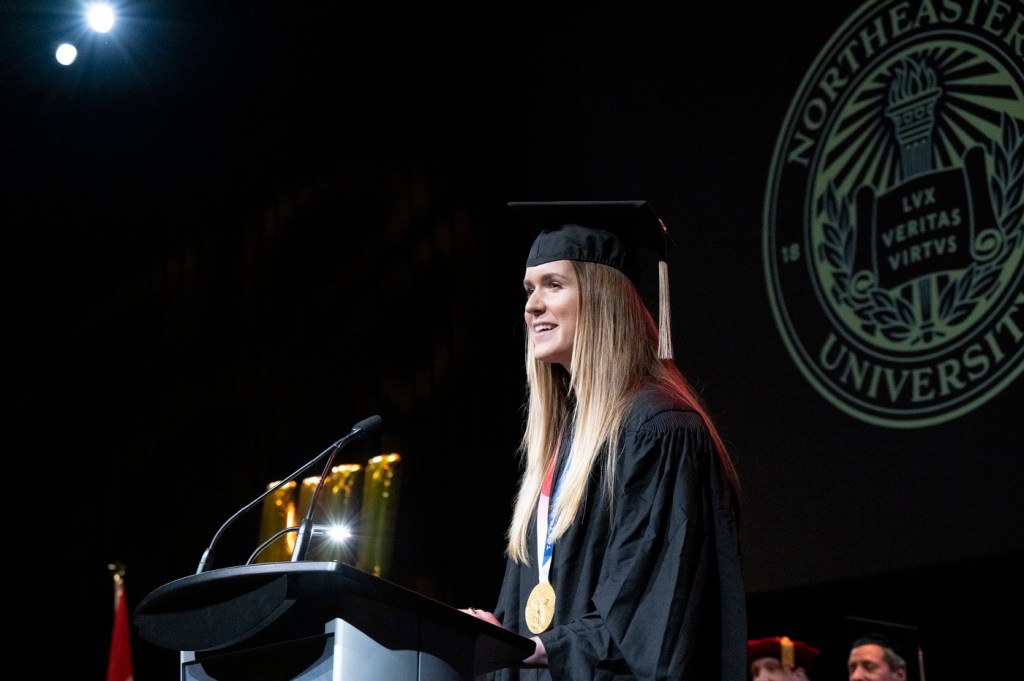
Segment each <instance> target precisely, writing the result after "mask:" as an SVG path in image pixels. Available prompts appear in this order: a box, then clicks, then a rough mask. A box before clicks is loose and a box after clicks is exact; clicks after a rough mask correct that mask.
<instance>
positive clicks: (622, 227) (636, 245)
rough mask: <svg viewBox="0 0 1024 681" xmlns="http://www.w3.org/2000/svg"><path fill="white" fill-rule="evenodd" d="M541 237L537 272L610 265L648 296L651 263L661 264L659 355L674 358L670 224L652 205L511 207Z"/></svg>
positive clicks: (530, 262)
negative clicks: (577, 264)
mask: <svg viewBox="0 0 1024 681" xmlns="http://www.w3.org/2000/svg"><path fill="white" fill-rule="evenodd" d="M508 206H509V208H511V209H512V211H513V212H514V213H515V215H516V217H518V218H519V220H520V221H521V222H522V223H523V225H524V226H525V227H526V228H527V229H529V230H530V231H531V232H533V233H535V234H536V235H537V237H536V238H535V239H534V242H533V246H531V248H530V253H529V255H528V256H527V258H526V266H527V267H534V266H536V265H543V264H544V263H548V262H553V261H555V260H577V261H583V262H595V263H600V264H602V265H608V266H609V267H614V268H615V269H617V270H619V271H621V272H623V273H624V274H625V275H626V276H627V277H629V279H630V281H632V282H633V284H634V285H635V286H636V287H637V289H638V290H640V291H641V293H646V288H647V287H646V281H647V278H648V277H647V275H648V274H649V272H650V269H651V268H649V267H646V265H647V264H648V263H652V262H657V263H658V278H657V281H658V287H657V288H658V296H657V301H658V328H659V334H658V335H659V343H658V355H659V356H660V357H663V358H671V357H672V331H671V312H670V309H669V300H668V263H667V260H668V249H669V248H671V247H672V246H673V244H672V240H671V238H670V237H669V236H668V231H667V230H666V228H665V223H664V222H662V220H661V218H659V217H658V215H657V214H656V213H655V212H654V209H653V208H652V207H651V204H650V203H648V202H647V201H512V202H509V204H508Z"/></svg>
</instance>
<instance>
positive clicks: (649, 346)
mask: <svg viewBox="0 0 1024 681" xmlns="http://www.w3.org/2000/svg"><path fill="white" fill-rule="evenodd" d="M572 266H573V270H574V271H575V273H576V278H577V281H578V285H579V310H578V314H577V325H576V335H575V338H574V340H573V353H572V364H571V368H570V370H569V371H568V372H567V371H566V370H565V369H564V368H563V367H562V366H561V365H559V364H552V363H548V362H542V361H540V360H537V359H536V358H535V357H534V355H533V340H532V338H531V337H530V334H529V333H528V334H527V340H526V379H527V394H528V396H527V402H526V412H527V418H526V429H525V430H524V432H523V437H522V440H521V442H520V445H519V455H520V457H521V460H522V462H523V466H524V467H523V473H522V477H521V479H520V483H519V491H518V493H517V494H516V500H515V510H514V512H513V514H512V521H511V523H510V525H509V530H508V534H507V539H508V546H507V548H506V553H507V554H508V555H509V556H510V557H511V558H513V559H514V560H516V561H517V562H520V563H525V562H529V560H530V556H531V549H530V547H529V546H528V543H529V542H528V536H529V530H530V523H531V519H532V516H533V511H534V509H536V507H537V502H538V500H539V498H540V492H541V488H542V487H543V485H544V479H545V477H546V475H547V473H548V470H549V469H550V467H551V466H552V465H553V463H554V461H555V457H556V456H557V455H558V445H559V442H560V441H561V436H562V433H563V431H564V430H565V429H566V428H570V429H572V437H571V440H570V441H571V443H572V445H571V447H572V449H571V452H570V453H569V456H570V463H569V466H568V468H567V469H566V470H565V471H564V472H563V477H561V478H560V479H559V487H558V489H559V496H558V501H557V503H555V504H554V505H553V506H552V508H551V510H550V512H551V513H552V517H553V518H555V522H554V527H553V531H552V536H551V537H550V539H551V540H552V541H553V540H555V539H557V538H558V537H559V536H561V535H562V534H563V533H564V532H565V531H566V530H567V529H568V528H569V526H570V525H571V524H572V522H573V520H574V519H575V518H576V515H577V514H578V513H579V510H580V506H581V505H582V503H583V499H584V495H585V493H586V489H587V482H588V480H589V479H590V476H591V473H592V471H593V470H594V468H595V466H596V465H598V461H599V458H601V455H602V452H603V460H602V465H603V467H604V471H605V482H606V484H607V487H608V491H609V492H612V491H613V488H614V484H615V468H616V466H615V462H616V460H617V459H618V456H619V438H618V433H619V431H620V430H621V427H622V421H623V418H624V417H625V413H626V408H627V407H628V405H629V402H630V399H631V398H632V397H633V395H634V394H635V393H636V391H637V390H638V389H639V388H640V387H641V385H643V384H644V383H645V382H649V381H651V380H653V381H654V382H655V383H656V384H658V385H660V386H663V387H664V388H666V389H667V390H669V391H670V392H672V393H674V394H676V395H678V396H679V398H680V399H681V400H682V401H684V402H685V403H687V404H689V405H690V406H691V407H692V408H693V409H694V410H695V411H697V412H698V413H700V414H701V416H703V418H704V421H705V423H706V424H707V427H708V429H709V431H710V433H711V436H712V438H713V440H714V442H715V445H716V448H717V450H718V455H719V458H720V459H721V460H722V463H723V470H724V471H725V473H726V475H727V476H728V477H729V479H730V480H731V482H732V483H733V486H734V487H735V488H736V489H737V491H738V487H739V484H738V480H737V477H736V471H735V469H734V468H733V465H732V462H731V461H730V459H729V456H728V453H727V451H726V448H725V445H724V443H723V442H722V440H721V438H720V437H719V435H718V433H717V431H716V430H715V428H714V425H713V423H712V422H711V420H710V418H708V415H707V413H706V411H705V409H704V406H703V404H702V403H701V400H700V399H699V397H698V396H697V394H696V393H695V392H694V391H693V390H692V388H691V387H690V386H689V384H688V383H687V381H686V380H685V378H684V377H683V375H682V374H681V373H680V372H679V370H678V368H677V367H676V365H675V364H674V362H673V361H672V360H662V359H659V358H658V325H657V324H656V323H655V321H654V318H653V317H652V316H651V313H650V312H649V311H648V310H647V307H646V305H645V304H644V301H643V298H642V297H641V296H640V293H639V292H638V291H637V289H636V287H635V286H634V285H633V284H632V282H630V280H629V278H628V277H626V275H624V274H623V273H621V272H620V271H619V270H617V269H614V268H612V267H608V266H607V265H600V264H596V263H588V262H580V261H575V260H574V261H572ZM609 498H610V499H614V498H615V495H614V494H609Z"/></svg>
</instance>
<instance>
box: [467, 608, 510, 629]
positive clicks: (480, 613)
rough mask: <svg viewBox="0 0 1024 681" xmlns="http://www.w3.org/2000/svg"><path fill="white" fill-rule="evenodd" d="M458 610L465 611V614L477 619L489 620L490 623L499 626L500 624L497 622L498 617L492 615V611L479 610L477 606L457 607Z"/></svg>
mask: <svg viewBox="0 0 1024 681" xmlns="http://www.w3.org/2000/svg"><path fill="white" fill-rule="evenodd" d="M459 610H461V611H462V612H464V613H466V614H467V615H472V616H473V617H475V618H477V619H478V620H483V621H484V622H490V623H491V624H494V625H496V626H499V627H500V626H501V622H499V621H498V618H497V617H495V616H494V613H492V612H488V611H487V610H481V609H479V608H459Z"/></svg>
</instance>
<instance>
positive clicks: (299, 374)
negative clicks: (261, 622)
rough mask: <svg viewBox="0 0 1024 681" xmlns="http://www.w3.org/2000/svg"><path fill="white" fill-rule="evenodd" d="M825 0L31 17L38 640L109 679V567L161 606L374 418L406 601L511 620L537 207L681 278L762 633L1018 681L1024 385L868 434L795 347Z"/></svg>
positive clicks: (22, 147) (22, 489)
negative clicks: (877, 631) (889, 642)
mask: <svg viewBox="0 0 1024 681" xmlns="http://www.w3.org/2000/svg"><path fill="white" fill-rule="evenodd" d="M208 4H216V5H217V6H216V7H208V6H207V5H208ZM165 5H173V7H168V6H165ZM800 5H807V3H789V4H788V5H785V6H776V5H769V6H755V7H753V8H741V7H739V6H734V5H722V6H720V7H718V8H717V9H712V8H708V7H698V6H692V5H682V6H678V5H669V4H664V5H661V4H656V5H650V6H646V7H643V8H641V7H639V6H634V5H633V4H629V5H628V7H627V5H626V4H622V5H620V4H618V3H597V4H588V5H582V4H579V5H574V6H571V7H570V6H565V7H556V8H552V7H531V6H525V5H521V4H506V5H499V6H492V7H490V8H485V7H483V6H480V7H467V8H461V9H458V10H456V9H454V8H445V7H437V6H435V5H429V6H422V5H418V6H417V5H414V6H411V7H409V6H399V5H394V6H391V5H390V4H386V3H385V4H380V3H377V4H376V5H375V6H376V9H373V10H370V9H367V8H365V7H360V8H353V7H348V6H341V5H337V4H336V3H319V2H314V3H299V4H295V3H277V4H260V5H259V6H254V4H253V3H240V2H218V3H200V2H193V1H184V0H183V1H181V2H175V3H166V4H164V3H150V2H133V3H130V4H128V5H125V6H123V12H124V16H123V17H122V19H121V21H120V23H119V24H118V25H117V26H116V27H115V30H114V31H113V32H112V33H111V34H109V35H107V36H105V37H97V36H86V35H84V33H83V31H81V29H79V28H77V26H78V22H79V18H78V16H77V14H76V12H77V5H73V4H70V3H58V2H22V1H11V0H6V1H5V0H0V31H2V32H0V38H2V42H0V57H2V60H0V88H2V89H0V108H2V111H0V123H2V125H3V129H2V132H0V144H2V147H0V154H2V155H0V164H2V171H0V172H2V174H0V187H2V192H3V194H2V197H3V206H2V208H0V210H2V213H0V214H2V215H3V226H4V229H3V231H2V234H3V237H2V238H3V240H4V245H3V248H2V249H0V252H2V257H3V268H2V271H3V277H4V286H3V293H4V313H5V314H4V317H5V323H4V329H5V332H4V336H5V340H6V343H5V346H6V348H7V349H6V352H5V355H6V359H7V361H6V362H5V363H4V378H3V382H2V385H3V387H2V390H3V393H2V403H0V410H2V411H0V419H2V431H3V438H4V439H3V442H2V447H3V451H4V452H5V453H6V455H7V456H6V461H7V464H8V467H9V473H8V480H9V482H8V488H9V489H11V491H12V492H11V494H10V496H9V498H10V500H11V503H10V504H9V506H8V508H9V510H10V511H11V514H10V517H9V519H8V523H9V525H10V527H11V528H12V530H13V531H12V532H10V533H9V534H8V538H7V546H8V558H9V571H8V574H9V575H10V576H9V577H8V584H9V588H10V593H11V599H12V603H13V602H14V598H15V597H16V596H17V597H20V598H21V599H22V600H21V603H22V604H21V605H17V606H14V605H9V606H8V615H9V617H13V618H15V620H14V621H13V622H12V624H14V626H15V628H16V629H17V631H18V634H17V635H16V636H17V638H16V639H15V640H21V639H22V638H23V639H24V641H25V642H26V644H27V643H31V642H34V643H37V644H42V645H52V646H53V648H54V649H55V651H58V652H57V654H55V655H53V656H48V657H47V658H46V659H45V660H42V661H39V662H38V664H43V665H45V666H46V667H50V666H51V665H54V664H56V665H57V666H58V668H60V669H73V670H75V672H76V678H82V679H101V678H103V677H104V673H105V669H106V659H107V653H108V649H109V641H110V625H111V602H112V587H111V580H110V575H109V573H108V571H107V564H108V563H110V562H113V561H122V562H124V563H125V564H126V565H127V578H126V584H127V594H128V599H129V605H130V607H131V608H134V607H135V606H136V605H137V603H138V602H139V601H140V600H141V599H142V598H143V597H144V596H145V595H146V594H147V593H149V592H150V591H152V590H153V589H155V588H157V587H159V586H161V585H163V584H165V583H168V582H170V581H172V580H174V579H178V578H180V577H183V576H187V575H190V574H192V573H194V572H195V570H196V566H197V563H198V561H199V559H200V556H201V554H202V552H203V549H204V548H205V547H206V546H207V544H208V543H209V541H210V540H211V538H212V536H213V535H214V533H215V532H216V531H217V529H218V527H219V526H220V525H221V523H222V522H224V520H226V519H227V518H228V517H229V516H231V514H232V513H234V512H235V511H236V510H237V509H239V508H241V507H242V506H244V505H245V504H247V503H249V502H250V501H251V500H252V499H254V498H255V497H256V496H257V495H258V494H259V493H260V492H261V491H262V490H263V488H264V487H265V485H266V484H267V483H268V482H269V481H271V480H275V479H278V478H280V477H281V476H283V475H286V474H287V473H289V472H291V471H293V470H295V469H296V468H298V467H299V466H301V465H302V464H304V463H305V462H307V461H309V460H310V459H312V458H313V457H314V456H316V455H317V454H318V453H320V452H321V451H323V450H324V449H325V448H326V447H327V446H328V445H330V444H331V443H332V442H334V441H335V440H337V439H338V438H339V437H341V436H342V435H344V434H345V433H347V432H348V430H349V429H350V428H351V426H352V425H353V424H354V423H356V422H357V421H359V420H361V419H363V418H365V417H367V416H369V415H372V414H379V415H381V416H382V417H383V420H384V426H383V429H382V431H381V432H380V433H379V434H377V435H375V436H373V437H370V438H367V439H366V440H361V441H358V442H356V443H355V444H353V445H352V446H350V447H349V448H347V449H346V450H345V458H346V459H347V460H351V461H355V462H359V461H364V460H365V459H367V458H369V456H372V455H374V454H377V453H383V452H397V453H399V454H400V455H401V456H402V463H401V476H402V477H401V495H400V504H399V511H398V516H397V521H396V528H395V531H396V539H395V543H394V547H393V551H394V556H393V564H392V566H391V568H390V571H389V572H388V574H386V575H385V577H387V578H389V579H391V580H392V581H395V582H397V583H399V584H401V585H404V586H407V587H409V588H412V589H414V590H416V591H419V592H420V593H423V594H424V595H427V596H430V597H432V598H435V599H437V600H440V601H442V602H444V603H447V604H450V605H453V606H456V607H465V606H468V605H475V606H477V607H484V606H488V605H489V604H491V603H493V601H494V599H495V597H496V595H497V590H498V587H499V584H500V579H501V571H502V565H503V557H502V549H503V546H504V543H503V534H504V530H505V526H506V523H507V520H508V517H509V512H510V508H511V501H512V494H513V492H514V487H515V478H516V472H517V462H516V458H515V454H514V449H515V446H516V444H517V442H518V438H519V435H520V432H521V431H520V428H521V423H522V421H521V417H522V414H521V411H520V404H521V401H522V397H523V385H524V377H523V370H522V369H523V367H522V354H523V352H522V347H523V345H522V344H523V337H522V330H521V328H520V326H521V307H522V301H523V297H522V293H521V284H520V281H521V277H522V268H523V264H522V263H523V258H524V257H525V252H526V248H527V246H528V242H529V240H528V237H527V235H524V234H521V233H520V231H519V230H518V229H517V227H516V225H515V224H514V222H513V221H512V220H511V218H510V216H509V215H508V214H507V213H506V211H505V208H504V204H505V202H506V201H510V200H543V199H635V198H643V199H647V200H649V201H651V202H652V204H653V206H654V207H655V209H656V210H657V211H658V212H659V213H660V215H661V216H662V218H664V219H665V221H666V223H667V224H668V226H669V229H670V231H671V232H672V234H673V237H674V240H675V242H676V245H677V248H676V249H675V250H674V251H673V253H672V255H671V261H670V262H671V268H672V273H671V277H672V292H673V322H674V329H675V332H674V337H675V349H676V358H677V362H678V364H679V365H680V367H681V368H682V369H683V370H684V373H686V374H687V375H688V376H689V377H690V378H691V379H692V380H693V382H694V383H695V384H696V385H697V387H698V388H699V389H700V391H701V392H702V394H703V395H704V397H705V399H706V401H707V402H708V405H709V407H710V410H711V411H712V413H713V414H714V415H715V416H716V418H717V420H718V423H719V425H720V428H721V430H722V433H723V435H724V437H725V439H726V441H727V442H728V444H729V445H730V446H731V448H732V451H733V455H734V457H735V459H736V462H737V465H738V467H739V469H740V473H741V476H742V478H743V482H744V485H745V497H744V514H743V522H742V526H741V527H742V541H743V552H744V561H745V566H744V567H745V574H746V579H747V583H748V591H749V594H750V596H749V604H750V622H749V624H750V635H751V637H756V636H767V635H782V634H786V635H789V636H792V637H794V638H800V639H803V640H807V641H809V642H810V643H812V644H815V645H818V646H819V647H822V648H823V650H824V653H823V658H822V662H821V665H820V669H819V673H818V674H816V675H815V679H816V681H823V680H825V679H842V678H845V675H844V672H843V667H844V663H845V655H846V646H847V645H848V643H849V641H848V639H847V633H848V632H847V630H846V620H845V618H846V616H847V615H855V616H861V617H868V618H874V619H880V620H886V621H893V622H900V623H907V624H912V625H915V626H917V627H918V628H919V638H920V643H921V645H922V646H923V649H924V651H925V655H926V665H927V670H928V674H929V676H930V678H931V681H943V680H946V679H950V680H952V679H963V678H983V677H987V676H998V675H999V673H1000V672H1002V671H1008V670H1009V669H1011V668H1016V667H1017V663H1016V661H1015V660H1014V643H1015V638H1014V636H1015V632H1016V631H1019V629H1020V625H1021V624H1022V618H1021V607H1022V605H1024V598H1022V589H1021V585H1020V581H1021V569H1020V558H1021V553H1022V550H1024V532H1022V522H1021V520H1022V517H1024V512H1022V511H1024V501H1022V499H1024V495H1022V494H1021V492H1020V488H1021V484H1022V482H1024V463H1022V460H1021V453H1022V451H1024V450H1022V447H1021V445H1022V441H1024V436H1022V435H1024V433H1022V429H1021V424H1020V417H1019V405H1020V404H1022V392H1024V387H1022V384H1021V381H1020V380H1017V381H1015V382H1014V383H1012V384H1011V385H1009V386H1008V387H1007V388H1006V389H1004V390H1003V391H1002V392H1001V393H1000V394H999V395H998V396H997V397H996V398H995V399H993V400H991V401H989V402H988V403H986V404H984V405H983V406H981V407H978V408H977V409H975V410H973V411H972V412H970V413H968V414H966V415H964V416H962V417H960V418H958V419H956V420H954V421H952V422H949V423H945V424H941V425H936V426H932V427H928V428H920V429H907V430H895V429H888V428H883V427H877V426H871V425H867V424H865V423H862V422H860V421H857V420H855V419H853V418H852V417H850V416H848V415H846V414H844V413H841V412H839V411H838V410H837V409H836V408H834V407H833V406H832V405H831V404H829V403H827V402H826V401H825V400H824V398H822V397H821V396H819V395H818V393H817V392H816V391H815V390H814V389H813V388H812V387H811V386H810V385H809V384H808V383H807V382H806V381H805V380H804V378H803V377H802V376H801V374H800V372H799V370H798V369H797V367H796V366H795V364H794V363H793V362H792V360H791V359H790V357H789V356H788V353H787V352H786V350H785V347H784V345H783V343H782V340H781V338H780V336H779V333H778V331H777V329H776V327H775V323H774V320H773V318H772V314H771V310H770V306H769V302H768V297H767V292H766V290H765V283H764V271H763V265H762V262H763V255H762V250H761V249H762V246H761V244H762V207H763V201H764V194H765V184H766V180H767V177H768V171H769V167H770V163H771V156H772V152H773V146H774V143H775V138H776V136H777V135H778V133H779V131H780V130H781V127H782V123H783V120H784V117H785V114H786V110H787V107H788V105H789V102H790V100H791V98H792V97H793V96H794V95H795V93H796V91H797V89H798V87H799V84H800V82H801V79H802V77H803V74H804V72H805V71H806V70H807V69H808V68H809V67H810V65H811V64H812V62H813V60H814V59H815V56H816V55H817V53H818V51H819V50H820V49H821V48H822V47H823V45H824V44H825V43H826V42H827V40H828V38H829V36H831V35H832V33H833V32H835V31H836V30H837V29H838V28H839V26H841V24H842V22H843V21H844V20H845V18H846V17H847V16H848V15H850V14H851V13H852V12H853V11H854V10H855V9H856V7H857V4H856V3H854V2H851V1H849V0H846V1H844V2H840V3H818V4H817V5H821V6H817V5H815V6H810V7H806V6H805V7H801V6H800ZM74 35H81V42H80V43H79V47H80V50H81V54H80V56H79V61H78V62H77V63H76V64H75V65H74V66H73V67H71V68H64V67H59V66H58V65H57V64H56V63H55V62H54V61H53V58H52V54H53V50H54V48H55V47H56V45H57V43H58V41H59V40H63V39H66V38H67V37H69V36H74ZM316 470H317V471H319V467H317V469H316ZM257 521H258V513H252V514H249V515H247V516H243V517H242V518H241V519H240V520H239V521H238V522H237V524H236V525H234V526H232V528H231V529H230V530H228V531H226V532H225V533H224V535H223V538H222V540H221V543H220V545H219V547H218V551H217V554H216V560H215V564H216V566H227V565H237V564H240V563H242V562H244V561H245V559H246V558H247V557H248V555H249V553H250V552H251V551H252V550H253V549H254V548H255V545H256V543H257V542H256V532H257ZM132 646H133V655H134V666H135V678H136V679H137V681H161V680H165V679H166V680H170V679H175V678H177V674H178V666H177V665H178V660H177V653H176V652H174V651H166V650H162V649H159V648H157V647H155V646H153V645H151V644H149V643H148V642H146V641H143V640H140V639H139V638H138V636H137V633H136V632H134V631H133V641H132ZM31 664H32V665H33V666H34V665H36V664H37V662H35V661H34V662H32V663H31ZM1011 665H1013V666H1012V667H1011Z"/></svg>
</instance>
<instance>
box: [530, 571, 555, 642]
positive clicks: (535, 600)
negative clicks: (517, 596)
mask: <svg viewBox="0 0 1024 681" xmlns="http://www.w3.org/2000/svg"><path fill="white" fill-rule="evenodd" d="M554 617H555V590H554V589H553V588H551V585H550V584H548V583H547V582H541V583H539V584H538V585H537V586H535V587H533V591H531V592H530V598H529V599H528V600H527V601H526V626H528V627H529V628H530V631H532V632H533V633H535V634H539V633H541V632H542V631H545V630H547V628H548V627H550V626H551V620H552V619H553V618H554Z"/></svg>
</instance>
